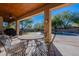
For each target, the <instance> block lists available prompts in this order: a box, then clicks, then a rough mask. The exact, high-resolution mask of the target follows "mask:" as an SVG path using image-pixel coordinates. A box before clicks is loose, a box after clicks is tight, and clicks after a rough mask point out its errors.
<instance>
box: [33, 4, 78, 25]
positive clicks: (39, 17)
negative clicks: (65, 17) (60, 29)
mask: <svg viewBox="0 0 79 59" xmlns="http://www.w3.org/2000/svg"><path fill="white" fill-rule="evenodd" d="M64 11H71V12H79V4H73V5H70V6H67V7H64V8H61V9H57V10H54V11H51V15H57V14H59V13H62V12H64ZM32 20H33V25H34V24H36V23H43V22H44V14H39V15H37V16H34V17H32Z"/></svg>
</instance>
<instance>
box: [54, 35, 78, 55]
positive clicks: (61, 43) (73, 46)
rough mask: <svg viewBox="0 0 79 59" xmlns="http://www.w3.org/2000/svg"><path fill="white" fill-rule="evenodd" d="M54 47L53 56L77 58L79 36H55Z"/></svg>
mask: <svg viewBox="0 0 79 59" xmlns="http://www.w3.org/2000/svg"><path fill="white" fill-rule="evenodd" d="M54 46H55V48H56V49H54V50H55V55H58V56H61V55H63V56H79V35H78V36H69V35H56V38H55V40H54ZM57 51H58V52H57Z"/></svg>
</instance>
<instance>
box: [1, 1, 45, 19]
mask: <svg viewBox="0 0 79 59" xmlns="http://www.w3.org/2000/svg"><path fill="white" fill-rule="evenodd" d="M44 5H45V4H42V3H39V4H38V3H17V4H15V3H13V4H12V3H6V4H0V16H3V18H4V19H7V20H8V19H9V18H10V19H11V18H12V19H15V18H18V17H19V16H21V15H23V14H25V13H27V12H30V11H32V10H35V9H37V8H40V7H43V6H44Z"/></svg>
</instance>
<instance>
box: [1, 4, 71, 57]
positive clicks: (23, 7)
mask: <svg viewBox="0 0 79 59" xmlns="http://www.w3.org/2000/svg"><path fill="white" fill-rule="evenodd" d="M69 5H71V4H64V3H51V4H49V3H18V4H15V3H13V4H11V3H6V4H0V31H1V32H3V31H4V29H3V21H6V22H8V24H9V25H12V23H13V22H14V21H15V22H16V34H17V35H16V37H15V38H11V39H15V41H16V40H17V39H21V41H22V42H21V43H20V45H19V46H21V45H23V43H24V42H26V43H25V45H28V42H29V41H30V42H33V41H34V42H35V44H36V46H37V47H38V44H41V46H40V47H41V49H42V48H44V49H46V50H44V49H43V50H44V51H45V53H44V54H41V55H48V56H49V55H52V56H53V55H54V50H53V35H52V28H51V27H52V26H51V23H52V22H51V14H50V12H51V10H56V9H59V8H63V7H65V6H69ZM40 13H44V35H42V34H39V35H38V34H37V33H36V35H35V34H32V35H30V36H29V35H27V36H26V35H19V33H20V29H19V28H20V25H19V24H20V21H22V20H24V19H28V18H31V17H33V16H35V15H38V14H40ZM37 20H38V19H37ZM38 21H39V20H38ZM25 39H28V40H25ZM38 39H40V40H38ZM41 39H43V40H41ZM40 41H41V42H43V43H45V44H42V43H39V42H40ZM37 42H38V43H37ZM11 44H15V43H11ZM18 44H19V43H18ZM16 45H17V44H16ZM32 45H34V43H32ZM42 45H43V46H42ZM21 48H24V47H23V46H22V47H21ZM30 48H31V47H30ZM33 48H34V47H33ZM33 48H32V49H33ZM19 49H20V48H19V47H18V48H17V50H19ZM21 50H23V52H22V53H21V54H22V55H23V54H24V52H25V51H24V50H26V52H27V53H28V52H29V49H26V47H25V48H24V49H21ZM8 51H10V49H9V50H8ZM32 51H33V50H32ZM44 51H43V52H44ZM30 52H31V51H30ZM10 53H11V52H10ZM27 53H26V54H24V55H31V54H30V53H28V54H27ZM18 54H19V53H18ZM37 54H38V55H40V54H39V52H37ZM37 54H32V55H37ZM2 55H3V54H2ZM13 55H14V54H13ZM16 55H17V54H16Z"/></svg>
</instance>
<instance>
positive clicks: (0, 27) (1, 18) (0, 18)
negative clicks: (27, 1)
mask: <svg viewBox="0 0 79 59" xmlns="http://www.w3.org/2000/svg"><path fill="white" fill-rule="evenodd" d="M0 30H1V31H3V17H0Z"/></svg>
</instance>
